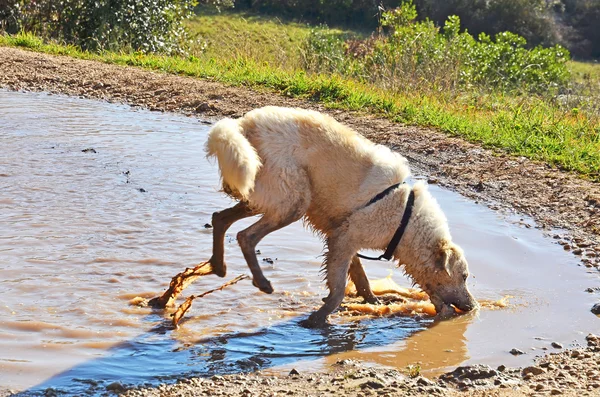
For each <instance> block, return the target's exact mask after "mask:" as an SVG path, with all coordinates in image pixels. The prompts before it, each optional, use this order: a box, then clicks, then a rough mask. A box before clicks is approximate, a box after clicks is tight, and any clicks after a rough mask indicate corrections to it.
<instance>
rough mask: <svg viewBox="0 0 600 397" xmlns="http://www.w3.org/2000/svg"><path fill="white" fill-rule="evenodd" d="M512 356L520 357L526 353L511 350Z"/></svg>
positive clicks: (514, 349)
mask: <svg viewBox="0 0 600 397" xmlns="http://www.w3.org/2000/svg"><path fill="white" fill-rule="evenodd" d="M510 354H512V355H513V356H520V355H521V354H525V352H524V351H523V350H519V349H516V348H513V349H511V351H510Z"/></svg>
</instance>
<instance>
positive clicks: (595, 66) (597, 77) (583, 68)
mask: <svg viewBox="0 0 600 397" xmlns="http://www.w3.org/2000/svg"><path fill="white" fill-rule="evenodd" d="M568 67H569V71H570V72H571V76H573V79H575V81H579V82H583V81H594V82H596V84H600V63H592V62H579V61H571V62H569V64H568Z"/></svg>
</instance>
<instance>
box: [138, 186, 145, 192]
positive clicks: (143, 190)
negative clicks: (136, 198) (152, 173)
mask: <svg viewBox="0 0 600 397" xmlns="http://www.w3.org/2000/svg"><path fill="white" fill-rule="evenodd" d="M138 190H139V191H140V193H146V189H144V188H143V187H141V188H139V189H138Z"/></svg>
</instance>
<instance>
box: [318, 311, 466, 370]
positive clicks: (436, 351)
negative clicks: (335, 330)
mask: <svg viewBox="0 0 600 397" xmlns="http://www.w3.org/2000/svg"><path fill="white" fill-rule="evenodd" d="M475 316H477V314H476V313H468V314H465V315H462V316H459V317H455V318H452V319H450V320H447V321H438V322H432V323H431V324H430V326H429V327H428V328H427V331H426V332H417V333H414V334H412V335H411V337H410V338H406V339H402V340H400V341H398V342H395V343H391V346H389V345H387V346H385V347H383V348H382V347H379V346H378V347H374V348H366V349H361V350H360V351H358V352H356V351H348V352H344V353H341V354H338V355H334V356H330V357H328V358H327V363H329V364H333V363H335V361H337V360H340V359H344V358H352V359H360V360H364V361H367V362H372V363H376V364H379V365H384V366H389V367H394V368H406V367H407V366H409V365H414V364H419V365H420V367H421V368H422V369H423V370H422V371H421V373H423V374H425V375H430V376H433V375H439V374H442V373H443V372H444V371H445V370H446V369H448V368H450V367H453V366H457V365H460V364H461V363H463V362H464V361H466V360H467V359H469V353H468V349H467V339H466V337H465V335H464V334H465V331H466V329H467V326H468V325H469V324H470V323H471V322H472V320H473V318H474V317H475Z"/></svg>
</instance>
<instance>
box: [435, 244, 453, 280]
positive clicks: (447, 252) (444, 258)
mask: <svg viewBox="0 0 600 397" xmlns="http://www.w3.org/2000/svg"><path fill="white" fill-rule="evenodd" d="M451 255H452V250H451V249H448V248H442V249H441V250H440V252H439V254H438V258H437V261H436V268H437V269H439V270H444V271H445V272H446V273H448V276H450V277H452V272H451V270H450V256H451Z"/></svg>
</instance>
